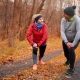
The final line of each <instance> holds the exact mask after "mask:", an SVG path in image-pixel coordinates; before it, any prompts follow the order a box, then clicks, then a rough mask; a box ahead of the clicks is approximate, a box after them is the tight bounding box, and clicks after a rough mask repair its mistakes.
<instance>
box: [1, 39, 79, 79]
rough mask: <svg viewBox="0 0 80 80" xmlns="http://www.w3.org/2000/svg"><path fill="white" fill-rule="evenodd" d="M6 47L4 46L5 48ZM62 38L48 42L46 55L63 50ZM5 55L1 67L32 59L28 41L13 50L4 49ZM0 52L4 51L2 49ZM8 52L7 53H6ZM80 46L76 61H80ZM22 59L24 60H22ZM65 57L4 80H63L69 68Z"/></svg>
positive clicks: (18, 44) (58, 57)
mask: <svg viewBox="0 0 80 80" xmlns="http://www.w3.org/2000/svg"><path fill="white" fill-rule="evenodd" d="M3 47H4V46H3ZM61 48H62V46H61V38H55V39H54V38H51V39H49V40H48V46H47V50H46V54H48V53H50V52H53V51H55V50H59V49H61ZM3 49H4V53H5V54H3V53H2V52H1V54H2V56H1V57H0V63H1V65H2V64H3V63H4V64H7V63H10V61H14V62H16V61H19V60H22V59H25V58H29V57H31V47H30V45H29V43H28V42H27V41H22V42H20V43H17V44H16V45H15V46H14V47H12V48H8V47H7V48H6V47H4V48H3ZM0 50H2V49H1V48H0ZM5 50H6V51H5ZM79 52H80V46H79V47H78V48H77V49H76V61H77V60H78V59H80V53H79ZM21 57H22V58H21ZM64 62H65V57H64V55H63V53H62V54H61V55H60V56H57V57H55V58H54V59H51V60H49V61H47V62H46V64H45V65H38V70H36V71H35V70H32V68H31V69H29V70H25V71H22V72H18V74H17V75H16V76H14V75H12V76H9V77H7V78H3V79H2V80H62V78H63V77H62V75H63V74H64V73H65V71H66V69H67V68H68V67H66V66H64Z"/></svg>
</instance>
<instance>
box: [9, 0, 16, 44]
mask: <svg viewBox="0 0 80 80" xmlns="http://www.w3.org/2000/svg"><path fill="white" fill-rule="evenodd" d="M17 5H18V0H14V11H13V19H12V27H11V28H10V29H9V46H13V45H14V34H15V24H16V16H17V8H16V7H17Z"/></svg>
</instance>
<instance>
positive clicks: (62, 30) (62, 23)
mask: <svg viewBox="0 0 80 80" xmlns="http://www.w3.org/2000/svg"><path fill="white" fill-rule="evenodd" d="M64 27H65V26H64V19H62V20H61V36H62V39H63V40H64V42H65V43H68V40H67V37H66V35H65V28H64Z"/></svg>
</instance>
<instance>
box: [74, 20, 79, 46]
mask: <svg viewBox="0 0 80 80" xmlns="http://www.w3.org/2000/svg"><path fill="white" fill-rule="evenodd" d="M76 31H77V33H76V36H75V39H74V41H73V46H75V45H76V44H77V42H78V41H79V39H80V18H79V20H77V21H76Z"/></svg>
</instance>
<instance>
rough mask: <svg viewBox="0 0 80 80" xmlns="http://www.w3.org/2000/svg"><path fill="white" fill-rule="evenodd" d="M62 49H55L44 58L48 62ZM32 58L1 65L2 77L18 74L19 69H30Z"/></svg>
mask: <svg viewBox="0 0 80 80" xmlns="http://www.w3.org/2000/svg"><path fill="white" fill-rule="evenodd" d="M61 52H62V50H58V51H55V52H53V53H50V54H46V55H45V56H44V58H43V60H44V61H45V62H46V61H48V60H50V59H52V58H54V57H56V56H59V55H60V54H61ZM32 64H33V63H32V58H29V59H26V60H22V61H19V62H17V63H10V64H6V65H1V66H0V78H3V77H7V76H8V75H16V74H17V72H18V71H23V70H27V69H30V68H31V67H32Z"/></svg>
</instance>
